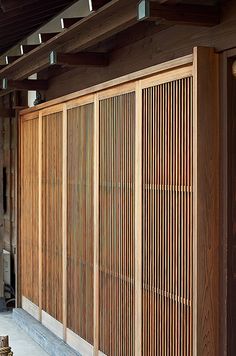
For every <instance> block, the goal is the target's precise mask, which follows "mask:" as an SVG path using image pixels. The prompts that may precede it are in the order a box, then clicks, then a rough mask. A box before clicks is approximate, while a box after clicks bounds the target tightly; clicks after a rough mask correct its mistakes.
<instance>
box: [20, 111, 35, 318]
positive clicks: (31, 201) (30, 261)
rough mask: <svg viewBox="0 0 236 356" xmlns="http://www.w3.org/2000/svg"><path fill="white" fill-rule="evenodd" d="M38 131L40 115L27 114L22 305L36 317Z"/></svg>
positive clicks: (22, 181)
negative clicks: (27, 303)
mask: <svg viewBox="0 0 236 356" xmlns="http://www.w3.org/2000/svg"><path fill="white" fill-rule="evenodd" d="M38 132H39V119H38V113H34V114H32V115H31V114H29V115H26V116H25V117H24V119H23V120H22V121H21V123H20V150H21V155H20V167H21V168H20V169H21V170H20V196H21V200H20V206H21V208H22V209H21V218H20V235H21V256H20V261H21V292H22V305H23V306H24V305H25V302H26V299H27V300H29V301H30V302H31V303H32V304H30V308H31V312H32V314H33V315H34V316H35V317H36V318H38V315H37V308H35V307H34V305H36V306H38V305H39V289H38V285H39V271H38V266H39V234H38V211H39V209H38V208H39V207H38V198H39V197H38V187H39V169H38V168H39V167H38V145H39V139H38Z"/></svg>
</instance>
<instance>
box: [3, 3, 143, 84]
mask: <svg viewBox="0 0 236 356" xmlns="http://www.w3.org/2000/svg"><path fill="white" fill-rule="evenodd" d="M124 7H125V11H124ZM108 18H109V19H111V18H112V19H113V20H112V21H110V20H109V21H107V19H108ZM137 22H138V20H137V0H129V1H128V2H127V0H112V1H110V2H109V3H108V4H107V5H106V6H104V7H102V8H101V9H99V10H98V11H97V12H93V13H91V14H90V15H89V16H87V17H86V18H84V19H83V20H81V21H79V22H78V23H77V24H75V25H74V26H72V27H71V28H69V29H68V30H67V31H62V32H60V33H59V34H58V35H57V36H55V37H53V38H51V39H50V40H49V41H47V42H46V43H44V44H42V45H41V46H39V47H38V48H36V49H34V50H32V51H31V52H29V53H27V54H25V55H24V56H22V57H21V58H20V59H19V60H18V61H16V62H14V63H13V64H11V65H8V66H7V67H6V68H4V69H2V70H0V77H1V78H5V77H7V78H12V79H19V80H22V79H25V78H28V77H29V76H30V75H31V74H34V73H38V72H40V71H41V70H44V69H45V68H47V67H49V66H50V63H49V60H48V55H49V53H50V51H53V50H55V48H56V49H57V52H61V53H76V52H77V53H78V52H84V51H86V50H89V49H90V48H91V47H93V46H96V45H97V44H98V43H101V42H103V41H106V40H107V39H109V38H111V37H112V36H114V35H116V34H118V33H120V32H122V31H124V30H126V29H127V28H130V27H132V26H133V25H135V24H137ZM36 59H37V60H36Z"/></svg>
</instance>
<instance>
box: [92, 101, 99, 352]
mask: <svg viewBox="0 0 236 356" xmlns="http://www.w3.org/2000/svg"><path fill="white" fill-rule="evenodd" d="M93 185H94V193H93V194H94V355H95V356H98V352H99V100H98V95H97V94H95V100H94V178H93Z"/></svg>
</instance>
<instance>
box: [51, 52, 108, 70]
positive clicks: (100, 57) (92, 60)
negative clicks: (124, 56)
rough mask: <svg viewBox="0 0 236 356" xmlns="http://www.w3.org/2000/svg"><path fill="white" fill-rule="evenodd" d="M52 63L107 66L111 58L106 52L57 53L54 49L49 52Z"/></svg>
mask: <svg viewBox="0 0 236 356" xmlns="http://www.w3.org/2000/svg"><path fill="white" fill-rule="evenodd" d="M49 63H50V65H55V64H61V65H68V66H81V65H87V66H103V67H104V66H107V65H108V64H109V58H108V55H107V54H106V53H93V52H83V53H57V52H56V51H52V52H50V54H49Z"/></svg>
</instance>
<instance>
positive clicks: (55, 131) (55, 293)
mask: <svg viewBox="0 0 236 356" xmlns="http://www.w3.org/2000/svg"><path fill="white" fill-rule="evenodd" d="M42 148H43V149H42V207H43V209H42V255H43V261H42V265H43V281H42V292H43V293H42V296H43V298H42V307H43V310H44V311H46V312H47V313H48V314H50V315H51V316H53V317H54V318H55V319H56V320H58V321H60V322H62V112H56V113H51V114H49V115H45V116H43V118H42Z"/></svg>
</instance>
